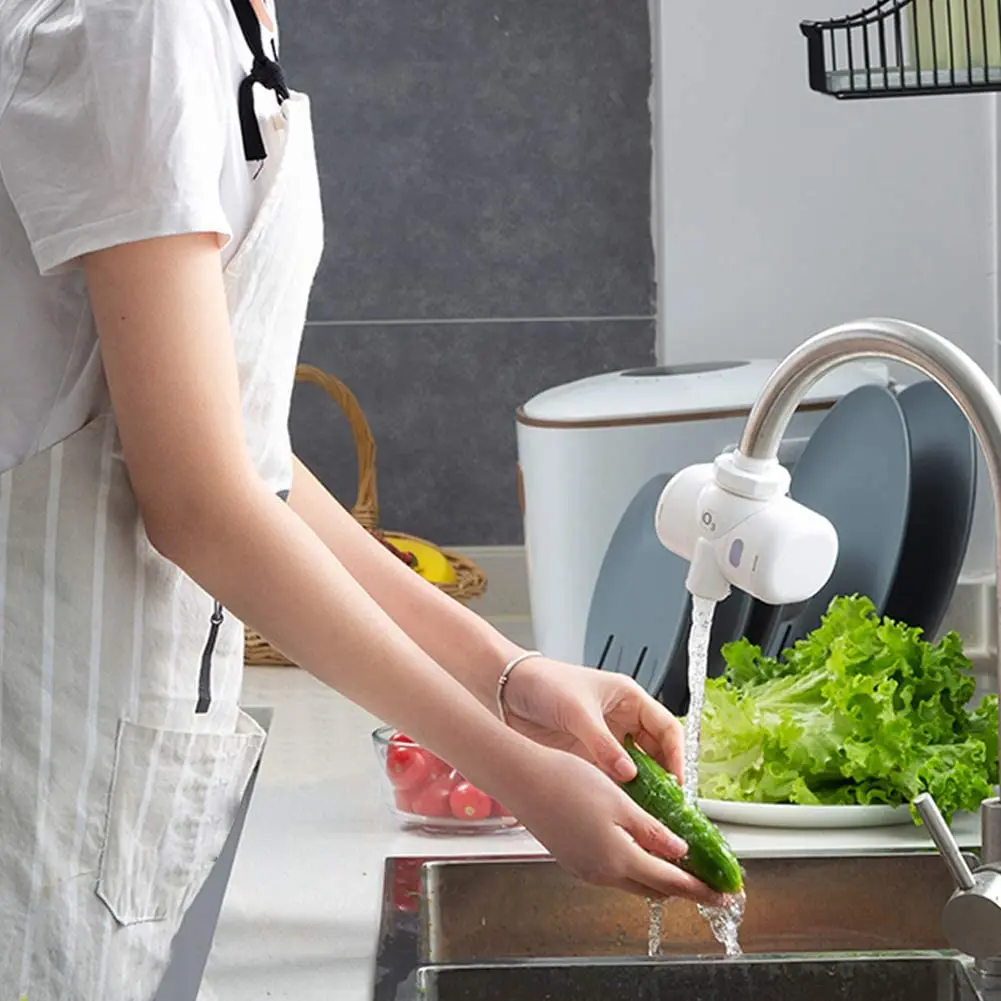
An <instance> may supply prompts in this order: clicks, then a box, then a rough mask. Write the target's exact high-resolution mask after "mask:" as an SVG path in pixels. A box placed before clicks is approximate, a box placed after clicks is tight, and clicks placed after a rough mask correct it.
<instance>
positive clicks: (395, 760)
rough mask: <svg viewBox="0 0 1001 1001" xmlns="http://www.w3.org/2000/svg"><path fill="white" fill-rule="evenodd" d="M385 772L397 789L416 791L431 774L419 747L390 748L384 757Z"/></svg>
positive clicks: (429, 764) (425, 755)
mask: <svg viewBox="0 0 1001 1001" xmlns="http://www.w3.org/2000/svg"><path fill="white" fill-rule="evenodd" d="M386 771H387V772H388V773H389V779H390V781H391V782H392V783H393V785H394V786H396V788H397V789H404V790H407V789H416V788H417V786H419V785H421V783H423V782H425V781H426V780H427V778H428V776H429V775H430V774H431V762H430V761H429V760H428V756H427V754H425V753H424V751H422V750H421V749H420V748H419V747H411V746H408V745H401V746H398V747H392V746H391V747H390V748H389V754H388V755H387V756H386Z"/></svg>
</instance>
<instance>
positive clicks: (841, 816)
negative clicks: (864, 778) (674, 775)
mask: <svg viewBox="0 0 1001 1001" xmlns="http://www.w3.org/2000/svg"><path fill="white" fill-rule="evenodd" d="M699 805H700V806H701V807H702V809H703V810H704V811H705V813H706V816H707V817H709V819H710V820H715V821H716V822H717V823H722V824H740V825H743V826H745V827H796V828H811V829H814V830H820V829H826V830H834V829H835V828H838V829H842V828H847V827H896V826H897V825H903V824H910V823H913V821H912V820H911V811H910V809H909V808H908V807H906V806H799V805H797V804H795V803H733V802H729V801H728V800H722V799H700V800H699Z"/></svg>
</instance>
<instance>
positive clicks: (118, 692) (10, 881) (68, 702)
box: [0, 94, 323, 1001]
mask: <svg viewBox="0 0 1001 1001" xmlns="http://www.w3.org/2000/svg"><path fill="white" fill-rule="evenodd" d="M259 128H260V129H261V130H262V134H261V136H260V138H265V139H266V145H267V149H268V156H267V159H266V160H265V161H264V164H263V167H262V171H261V175H260V177H259V178H258V181H257V183H258V184H260V185H262V186H263V187H264V189H265V190H264V192H263V200H262V202H261V207H260V210H259V212H258V214H257V217H256V219H255V221H254V222H253V223H252V225H251V228H250V231H249V233H248V234H247V236H246V237H245V239H244V240H243V242H242V244H241V245H240V246H239V247H238V248H237V250H236V253H235V255H234V256H233V257H232V259H231V260H230V262H229V263H228V265H227V266H226V270H225V284H226V292H227V297H228V304H229V312H230V319H231V323H232V330H233V336H234V343H235V347H236V354H237V361H238V368H239V379H240V388H241V398H242V408H243V422H244V428H245V431H246V438H247V443H248V446H249V449H250V454H251V457H252V461H253V462H254V464H255V466H256V468H257V471H258V472H259V474H260V475H261V476H262V477H263V479H264V480H265V481H266V482H267V484H268V485H269V486H270V488H271V489H272V490H273V491H275V493H277V494H279V495H281V496H283V497H287V494H288V490H289V488H290V485H291V477H292V452H291V445H290V441H289V433H288V415H289V406H290V402H291V395H292V386H293V380H294V376H295V365H296V361H297V356H298V351H299V346H300V339H301V336H302V329H303V325H304V322H305V317H306V304H307V299H308V296H309V289H310V286H311V284H312V280H313V277H314V275H315V271H316V266H317V264H318V261H319V256H320V251H321V247H322V235H323V234H322V220H321V212H320V193H319V185H318V180H317V173H316V161H315V156H314V150H313V135H312V128H311V123H310V115H309V103H308V100H307V99H306V98H305V97H304V96H302V95H298V94H291V95H290V96H289V97H288V99H287V100H285V101H284V103H283V104H282V105H281V111H280V113H279V114H277V115H276V116H275V117H274V118H273V119H271V120H270V121H265V122H263V123H260V125H259ZM242 672H243V627H242V625H241V623H240V622H238V621H237V620H236V619H235V618H233V616H232V615H230V614H228V613H227V612H226V611H225V610H224V609H223V608H222V607H221V606H220V605H219V604H217V603H216V602H215V601H214V600H213V598H212V597H211V596H210V595H209V594H207V593H206V592H205V591H204V590H202V589H201V588H200V587H199V586H198V585H197V584H195V583H194V582H193V581H192V580H191V579H190V578H189V577H187V576H186V575H185V574H184V573H183V572H182V571H181V570H179V569H178V568H177V567H176V566H174V565H173V564H172V563H170V562H168V561H167V560H165V559H163V558H162V557H161V556H160V555H159V554H158V553H157V552H156V551H155V550H154V549H153V548H152V546H151V545H150V543H149V541H148V539H147V537H146V533H145V531H144V530H143V525H142V522H141V519H140V515H139V511H138V508H137V505H136V500H135V497H134V495H133V493H132V490H131V488H130V485H129V478H128V475H127V471H126V468H125V463H124V461H123V458H122V451H121V446H120V442H119V437H118V433H117V429H116V425H115V421H114V417H113V415H112V414H110V413H107V414H105V415H103V416H101V417H99V418H97V419H96V420H94V421H93V422H92V423H90V424H88V425H87V426H85V427H84V428H82V429H81V430H80V431H78V432H77V433H76V434H74V435H72V436H71V437H69V438H68V439H66V440H65V441H63V442H61V443H60V444H58V445H56V446H55V447H53V448H51V449H49V450H48V451H46V452H43V453H40V454H38V455H35V456H34V457H32V458H31V459H29V460H28V461H26V462H25V463H24V464H23V465H20V466H18V467H16V468H14V469H11V470H9V471H8V472H6V473H4V474H2V475H0V700H2V701H0V1001H20V999H21V998H23V997H24V996H27V998H28V1001H149V999H151V998H152V997H153V996H154V994H155V993H156V990H157V987H158V985H159V983H160V980H161V978H162V976H163V973H164V969H165V967H166V965H167V963H168V961H169V959H170V946H171V941H172V939H173V937H174V934H175V933H176V931H177V929H178V926H179V924H180V922H181V918H182V917H183V915H184V912H185V909H186V908H187V906H188V905H189V904H190V902H191V900H192V898H193V897H194V896H195V895H196V894H197V892H198V890H199V888H200V887H201V885H202V883H203V882H204V880H205V877H206V875H207V874H208V872H209V870H210V869H211V868H212V865H213V862H214V861H215V859H216V858H217V856H218V855H219V853H220V851H221V849H222V847H223V844H224V842H225V840H226V837H227V834H228V833H229V830H230V827H231V825H232V822H233V819H234V817H235V815H236V811H237V809H238V807H239V804H240V801H241V798H242V795H243V792H244V788H245V786H246V784H247V781H248V779H249V777H250V775H251V773H252V771H253V769H254V766H255V764H256V762H257V760H258V756H259V754H260V752H261V749H262V745H263V740H264V736H263V732H262V731H261V729H260V728H259V727H258V726H257V724H256V723H254V722H253V720H251V719H250V717H249V716H247V715H246V714H244V713H243V712H242V711H241V709H240V708H239V704H238V700H239V696H240V690H241V682H242Z"/></svg>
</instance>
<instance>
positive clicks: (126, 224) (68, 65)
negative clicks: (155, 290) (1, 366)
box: [0, 0, 237, 274]
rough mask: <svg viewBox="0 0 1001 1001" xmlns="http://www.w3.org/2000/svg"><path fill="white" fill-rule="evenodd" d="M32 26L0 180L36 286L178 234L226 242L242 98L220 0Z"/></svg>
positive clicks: (4, 124)
mask: <svg viewBox="0 0 1001 1001" xmlns="http://www.w3.org/2000/svg"><path fill="white" fill-rule="evenodd" d="M49 9H50V11H51V13H50V14H49V15H48V16H47V18H46V19H45V20H44V21H42V22H41V23H40V24H38V25H36V26H35V29H34V31H33V33H32V37H31V41H30V44H29V45H28V47H27V50H26V53H25V58H24V64H23V70H22V72H21V74H20V77H19V79H18V82H17V84H16V86H15V88H14V90H13V93H12V96H11V99H10V101H9V102H8V104H7V106H6V108H5V109H4V111H3V113H2V115H0V172H2V175H3V181H4V186H5V187H6V189H7V191H8V193H9V195H10V197H11V199H12V201H13V203H14V205H15V207H16V209H17V212H18V214H19V216H20V218H21V222H22V224H23V226H24V228H25V231H26V233H27V235H28V239H29V241H30V243H31V247H32V251H33V253H34V256H35V260H36V263H37V265H38V268H39V270H40V271H41V272H42V273H43V274H49V273H53V272H56V271H59V270H61V269H63V268H65V267H67V266H70V265H72V264H73V263H74V262H75V261H76V260H77V259H78V258H79V257H80V256H81V255H83V254H86V253H89V252H93V251H96V250H102V249H105V248H108V247H112V246H118V245H120V244H123V243H131V242H134V241H138V240H146V239H151V238H154V237H159V236H171V235H178V234H182V233H193V232H214V233H217V234H219V235H220V237H221V241H222V242H226V241H228V239H229V238H230V237H231V236H232V233H231V230H230V226H229V223H228V222H227V219H226V214H225V212H224V210H223V203H222V198H221V190H220V187H221V177H222V171H223V164H224V162H225V157H226V149H227V142H228V139H229V136H230V135H231V133H232V116H233V115H234V114H235V108H236V104H237V95H236V90H235V83H234V76H233V72H234V63H235V61H236V59H237V57H236V55H235V53H234V52H233V51H230V50H231V49H232V36H231V34H230V30H229V25H228V24H227V22H226V20H225V14H226V12H227V11H226V9H225V6H224V5H221V4H220V3H218V2H217V0H143V2H142V3H122V2H121V0H70V2H63V3H59V4H56V5H55V6H54V9H53V8H51V7H50V8H49Z"/></svg>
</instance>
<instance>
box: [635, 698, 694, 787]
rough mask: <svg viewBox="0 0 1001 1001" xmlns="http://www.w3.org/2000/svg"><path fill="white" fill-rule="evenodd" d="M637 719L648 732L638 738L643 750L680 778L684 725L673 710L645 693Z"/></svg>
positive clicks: (682, 760) (681, 777)
mask: <svg viewBox="0 0 1001 1001" xmlns="http://www.w3.org/2000/svg"><path fill="white" fill-rule="evenodd" d="M639 722H640V726H642V728H643V731H644V734H645V735H647V739H644V734H641V735H640V738H639V739H640V743H641V744H642V745H643V749H644V750H645V751H647V752H648V753H649V754H652V755H653V757H655V758H656V759H657V760H658V761H660V763H661V764H662V765H663V766H664V767H665V768H666V769H667V770H668V771H669V772H673V773H674V774H675V775H676V776H677V777H678V780H679V781H683V780H684V774H683V772H684V761H685V728H684V727H683V726H682V725H681V723H680V722H679V721H678V719H677V718H676V717H675V716H674V715H673V714H672V713H670V712H669V711H668V710H667V709H666V708H665V707H664V706H662V705H661V704H660V703H659V702H658V701H657V700H656V699H652V698H650V696H649V695H647V694H646V693H645V692H643V693H641V697H640V709H639ZM651 745H652V746H651Z"/></svg>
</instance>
